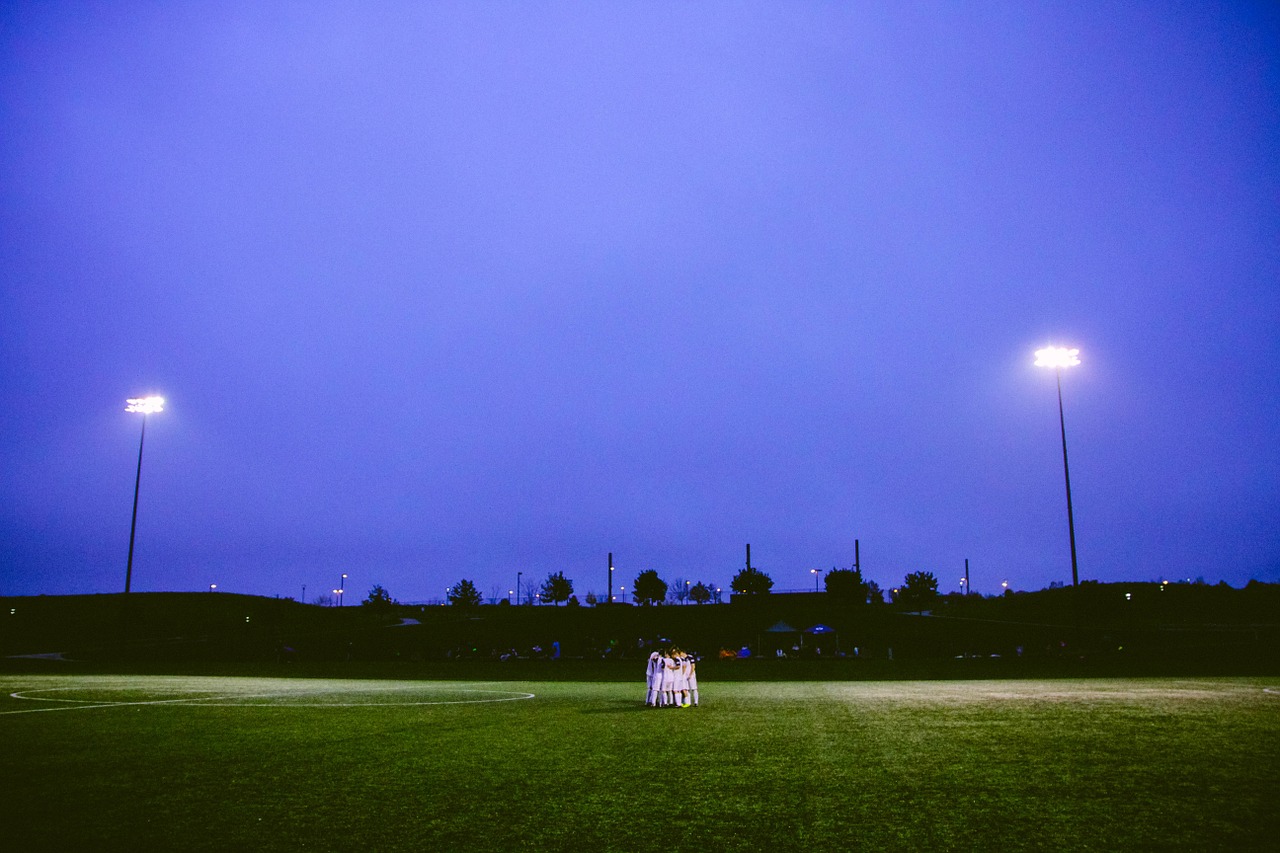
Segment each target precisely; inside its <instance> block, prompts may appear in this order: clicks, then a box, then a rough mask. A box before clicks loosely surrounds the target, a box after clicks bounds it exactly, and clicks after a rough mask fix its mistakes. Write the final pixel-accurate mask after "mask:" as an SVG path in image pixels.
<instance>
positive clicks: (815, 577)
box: [809, 569, 822, 592]
mask: <svg viewBox="0 0 1280 853" xmlns="http://www.w3.org/2000/svg"><path fill="white" fill-rule="evenodd" d="M809 574H811V575H813V591H814V592H817V591H818V577H819V576H820V575H821V574H822V569H810V570H809Z"/></svg>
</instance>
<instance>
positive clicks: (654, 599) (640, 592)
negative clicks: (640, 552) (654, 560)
mask: <svg viewBox="0 0 1280 853" xmlns="http://www.w3.org/2000/svg"><path fill="white" fill-rule="evenodd" d="M631 592H632V595H633V597H634V598H635V600H636V601H638V602H639V603H641V604H656V603H658V602H661V601H666V600H667V582H666V581H664V580H663V579H662V578H660V577H658V573H657V572H656V571H654V570H653V569H645V570H644V571H643V572H641V573H640V574H638V575H636V579H635V580H634V581H632V585H631Z"/></svg>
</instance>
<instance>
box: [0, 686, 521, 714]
mask: <svg viewBox="0 0 1280 853" xmlns="http://www.w3.org/2000/svg"><path fill="white" fill-rule="evenodd" d="M75 689H79V688H73V687H53V688H48V690H49V691H52V690H75ZM387 689H388V690H410V689H413V688H410V687H403V688H395V687H393V688H387ZM31 692H33V691H30V690H19V691H16V692H14V693H10V694H9V698H11V699H23V700H26V701H29V702H64V703H68V704H65V705H63V706H61V707H58V708H24V709H23V710H20V711H0V716H3V715H6V714H36V713H40V712H42V711H88V710H92V709H95V708H127V707H130V706H147V705H189V706H193V707H195V706H201V705H203V706H206V707H210V708H375V707H392V706H400V707H407V706H415V705H480V704H486V703H493V702H516V701H520V700H522V699H536V698H537V696H536V695H535V694H533V693H523V692H520V691H515V690H463V691H462V692H470V693H514V694H516V695H514V696H506V697H504V698H501V699H449V700H446V701H443V702H285V703H282V704H274V703H267V702H250V701H233V700H250V699H282V698H288V697H291V696H298V695H299V694H297V693H249V694H243V693H242V694H232V695H230V696H208V697H204V698H200V697H193V696H185V697H182V698H180V699H149V700H147V701H142V702H100V703H94V702H92V700H86V699H42V698H40V697H36V696H28V695H26V694H28V693H31ZM337 692H342V691H338V690H317V691H313V692H309V693H303V694H301V697H300V698H311V697H314V696H317V695H321V694H324V693H337Z"/></svg>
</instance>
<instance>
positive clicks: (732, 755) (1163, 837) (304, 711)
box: [0, 675, 1280, 853]
mask: <svg viewBox="0 0 1280 853" xmlns="http://www.w3.org/2000/svg"><path fill="white" fill-rule="evenodd" d="M702 692H703V695H702V707H700V708H696V709H694V708H689V709H679V710H676V709H667V710H651V709H646V708H644V707H642V705H641V700H642V686H641V685H640V684H639V683H638V682H637V683H635V684H625V683H605V682H591V683H588V682H572V681H538V682H534V681H526V682H500V683H499V682H489V683H476V682H457V681H380V680H378V681H375V680H335V679H296V678H295V679H270V678H232V677H218V678H206V677H188V676H44V675H0V738H2V740H0V744H2V755H3V757H2V758H0V802H3V803H4V812H5V814H6V817H5V818H4V821H3V837H4V839H5V842H4V846H5V848H6V849H9V850H24V851H25V850H77V849H94V850H103V849H124V848H128V849H134V850H248V849H252V850H367V851H381V850H415V851H449V850H484V851H505V850H573V851H605V850H617V851H650V850H652V851H667V853H670V851H685V850H697V851H735V850H750V851H759V853H772V851H800V850H803V851H834V850H854V849H877V850H878V849H901V850H943V849H955V850H977V849H994V850H1157V849H1159V850H1167V849H1185V850H1277V849H1280V681H1277V680H1276V679H1259V678H1194V679H1106V680H1103V679H1094V680H1070V679H1063V680H1035V681H1032V680H1021V681H962V682H961V681H928V682H924V681H918V682H782V683H779V682H772V683H771V682H720V683H707V684H704V685H703V691H702Z"/></svg>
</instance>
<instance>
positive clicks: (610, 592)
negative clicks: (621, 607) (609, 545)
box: [605, 551, 613, 604]
mask: <svg viewBox="0 0 1280 853" xmlns="http://www.w3.org/2000/svg"><path fill="white" fill-rule="evenodd" d="M605 601H607V602H609V603H610V604H612V603H613V552H612V551H610V552H609V594H608V595H607V596H605Z"/></svg>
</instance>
